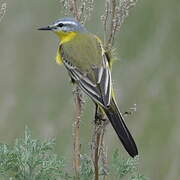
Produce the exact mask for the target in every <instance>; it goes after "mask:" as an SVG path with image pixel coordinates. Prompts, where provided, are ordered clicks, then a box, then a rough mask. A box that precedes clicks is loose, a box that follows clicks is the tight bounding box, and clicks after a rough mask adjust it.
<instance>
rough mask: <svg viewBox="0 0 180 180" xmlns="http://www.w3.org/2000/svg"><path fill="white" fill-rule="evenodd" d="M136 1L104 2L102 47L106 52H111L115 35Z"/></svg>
mask: <svg viewBox="0 0 180 180" xmlns="http://www.w3.org/2000/svg"><path fill="white" fill-rule="evenodd" d="M136 2H137V0H106V2H105V14H104V15H102V16H101V19H102V21H103V25H104V45H105V49H106V51H108V52H109V51H111V49H112V47H113V45H114V40H115V35H116V33H117V32H118V31H119V30H120V28H121V25H122V24H123V22H124V20H125V18H126V17H127V16H128V15H129V10H130V9H131V8H132V7H134V6H135V4H136Z"/></svg>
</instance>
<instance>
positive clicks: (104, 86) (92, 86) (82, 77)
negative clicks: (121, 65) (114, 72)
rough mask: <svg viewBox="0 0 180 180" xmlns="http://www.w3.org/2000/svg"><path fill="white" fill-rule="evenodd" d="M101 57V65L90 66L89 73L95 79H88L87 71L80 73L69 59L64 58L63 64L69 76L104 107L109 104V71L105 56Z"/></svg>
mask: <svg viewBox="0 0 180 180" xmlns="http://www.w3.org/2000/svg"><path fill="white" fill-rule="evenodd" d="M102 58H103V63H102V67H97V66H92V67H91V71H90V72H91V74H90V75H92V73H93V75H94V76H95V77H96V78H95V79H96V81H92V80H91V79H90V77H89V76H90V75H89V74H88V73H82V72H81V71H80V70H79V69H78V68H77V67H75V66H74V65H73V64H72V63H71V62H70V61H68V60H64V65H65V67H66V68H67V70H68V71H69V73H70V75H71V77H72V78H73V79H74V80H75V81H76V83H77V84H78V85H79V86H80V87H81V88H82V90H83V91H84V92H85V93H86V94H87V95H89V96H90V97H91V98H92V99H93V100H94V101H95V102H97V103H99V104H101V105H102V106H104V107H107V106H109V104H110V98H111V73H110V70H109V65H108V62H107V60H106V57H105V56H104V57H102Z"/></svg>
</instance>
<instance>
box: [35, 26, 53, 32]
mask: <svg viewBox="0 0 180 180" xmlns="http://www.w3.org/2000/svg"><path fill="white" fill-rule="evenodd" d="M52 29H53V27H52V26H46V27H41V28H38V30H42V31H51V30H52Z"/></svg>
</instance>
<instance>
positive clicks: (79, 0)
mask: <svg viewBox="0 0 180 180" xmlns="http://www.w3.org/2000/svg"><path fill="white" fill-rule="evenodd" d="M59 2H60V3H61V4H62V6H63V7H64V12H65V15H69V14H72V15H73V16H74V18H75V19H76V20H78V21H80V22H81V23H82V24H83V23H85V21H86V19H87V18H89V17H90V16H91V13H92V10H93V7H94V6H93V5H94V0H60V1H59ZM74 101H75V119H74V120H75V121H74V125H73V147H74V148H73V156H74V157H73V168H74V171H75V174H76V179H77V180H79V179H80V166H81V164H80V150H81V144H80V120H81V112H82V103H83V98H82V92H81V90H80V88H79V87H78V86H76V89H75V91H74Z"/></svg>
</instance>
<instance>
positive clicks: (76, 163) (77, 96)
mask: <svg viewBox="0 0 180 180" xmlns="http://www.w3.org/2000/svg"><path fill="white" fill-rule="evenodd" d="M74 102H75V118H74V120H75V122H74V125H73V139H74V140H73V147H74V159H73V167H74V171H75V174H76V179H77V180H78V179H80V152H81V151H80V150H81V144H80V120H81V112H82V103H83V101H82V93H81V90H80V89H79V87H78V86H76V89H75V91H74Z"/></svg>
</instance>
